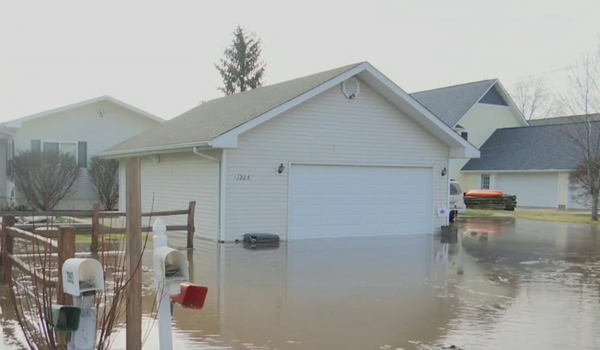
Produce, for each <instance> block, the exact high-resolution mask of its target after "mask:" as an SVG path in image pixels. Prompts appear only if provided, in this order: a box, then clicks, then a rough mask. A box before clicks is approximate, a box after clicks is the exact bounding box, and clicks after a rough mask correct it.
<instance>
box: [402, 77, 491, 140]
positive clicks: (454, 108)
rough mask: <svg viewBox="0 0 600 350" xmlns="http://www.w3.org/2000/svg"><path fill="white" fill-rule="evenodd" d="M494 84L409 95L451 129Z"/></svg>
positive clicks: (471, 85) (486, 81)
mask: <svg viewBox="0 0 600 350" xmlns="http://www.w3.org/2000/svg"><path fill="white" fill-rule="evenodd" d="M495 82H496V79H490V80H483V81H477V82H473V83H467V84H461V85H454V86H448V87H444V88H439V89H433V90H427V91H420V92H415V93H412V94H410V95H411V96H412V97H413V98H414V99H415V100H417V101H419V103H420V104H422V105H423V106H425V108H427V109H428V110H429V111H430V112H432V113H433V114H435V115H436V116H437V117H438V118H440V119H441V120H442V121H443V122H444V123H446V124H447V125H448V126H450V127H451V128H452V127H454V125H456V123H458V121H459V120H460V119H461V118H462V117H463V116H464V115H465V113H467V111H468V110H469V109H470V108H471V107H472V106H473V105H474V104H475V103H477V101H479V99H480V98H481V97H482V96H483V94H484V93H485V92H486V91H487V90H488V89H489V88H490V87H491V86H492V85H493V84H494V83H495Z"/></svg>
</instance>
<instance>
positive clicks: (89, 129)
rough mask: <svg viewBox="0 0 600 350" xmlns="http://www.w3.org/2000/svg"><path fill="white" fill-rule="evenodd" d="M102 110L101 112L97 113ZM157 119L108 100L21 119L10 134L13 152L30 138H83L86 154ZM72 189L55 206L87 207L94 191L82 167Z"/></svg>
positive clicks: (27, 144) (28, 144) (24, 147)
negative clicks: (52, 113) (13, 145)
mask: <svg viewBox="0 0 600 350" xmlns="http://www.w3.org/2000/svg"><path fill="white" fill-rule="evenodd" d="M100 111H103V115H102V116H101V115H100ZM157 124H158V122H157V121H155V120H151V119H149V118H147V117H144V116H141V115H138V114H137V113H134V112H131V111H129V110H127V109H124V108H122V107H120V106H117V105H115V104H113V103H110V102H98V103H95V104H92V105H88V106H84V107H80V108H76V109H72V110H68V111H64V112H59V113H57V114H55V115H51V116H47V117H43V118H39V119H35V120H32V121H28V122H24V123H23V126H22V128H20V129H18V130H17V131H16V133H15V135H14V139H15V150H16V152H19V151H23V150H29V149H30V148H31V140H41V141H42V142H43V141H59V142H78V141H85V142H87V156H88V165H89V158H90V157H92V156H94V155H96V154H98V153H100V152H102V151H104V150H106V149H108V148H110V147H112V146H114V145H116V144H117V143H120V142H122V141H124V140H126V139H128V138H130V137H132V136H135V135H137V134H139V133H141V132H143V131H145V130H147V129H148V128H150V127H152V126H155V125H157ZM81 172H82V174H81V175H82V176H81V179H80V180H79V183H78V184H77V190H76V192H75V193H74V194H73V195H71V196H69V198H65V200H63V201H62V202H61V203H60V204H59V206H58V208H57V209H91V205H92V203H93V202H95V201H97V195H96V193H95V191H94V188H93V186H92V184H91V182H90V181H89V178H88V175H87V171H86V169H81Z"/></svg>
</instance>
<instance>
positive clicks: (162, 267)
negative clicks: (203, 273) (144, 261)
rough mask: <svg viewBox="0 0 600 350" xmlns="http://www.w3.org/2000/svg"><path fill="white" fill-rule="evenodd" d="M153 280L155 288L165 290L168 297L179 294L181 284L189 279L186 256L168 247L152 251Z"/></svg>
mask: <svg viewBox="0 0 600 350" xmlns="http://www.w3.org/2000/svg"><path fill="white" fill-rule="evenodd" d="M154 278H155V279H157V280H156V281H155V282H156V285H157V287H162V288H167V289H166V290H168V293H169V294H170V295H177V294H179V293H181V289H180V284H181V282H186V281H188V280H189V279H190V273H189V270H188V261H187V256H186V255H185V254H183V253H182V252H180V251H178V250H175V249H173V248H169V247H160V248H156V249H154Z"/></svg>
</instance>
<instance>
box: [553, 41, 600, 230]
mask: <svg viewBox="0 0 600 350" xmlns="http://www.w3.org/2000/svg"><path fill="white" fill-rule="evenodd" d="M599 102H600V49H599V50H598V51H596V52H595V53H594V54H587V55H584V56H582V57H581V58H580V59H579V61H578V62H577V64H576V65H575V66H574V67H573V68H572V69H571V72H570V74H569V88H568V89H567V90H566V91H565V92H564V93H563V95H562V96H561V98H560V108H561V110H564V111H566V112H568V113H570V114H573V115H575V114H583V116H582V119H583V122H582V123H578V124H575V125H574V126H565V127H563V128H562V130H561V131H562V132H563V134H565V135H566V136H567V137H568V138H569V139H570V140H572V141H573V144H574V145H575V146H576V148H577V149H578V154H579V158H580V163H579V165H578V166H577V169H575V170H574V171H572V172H571V173H570V175H569V176H570V187H571V189H572V190H574V192H575V193H576V195H575V196H576V198H574V199H575V200H576V201H578V202H580V203H581V202H583V203H589V204H591V207H592V220H594V221H597V220H598V197H599V196H600V171H599V169H600V123H598V122H594V121H593V120H592V118H591V116H590V114H592V113H597V112H598V110H599V107H600V103H599Z"/></svg>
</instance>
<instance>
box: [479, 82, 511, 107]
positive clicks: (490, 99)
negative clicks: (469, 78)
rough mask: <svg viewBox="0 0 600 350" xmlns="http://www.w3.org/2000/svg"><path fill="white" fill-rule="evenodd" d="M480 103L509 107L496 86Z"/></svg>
mask: <svg viewBox="0 0 600 350" xmlns="http://www.w3.org/2000/svg"><path fill="white" fill-rule="evenodd" d="M478 103H485V104H489V105H497V106H508V104H507V103H506V101H504V98H503V97H502V96H501V95H500V93H499V92H498V89H497V88H496V87H495V86H494V87H492V88H491V89H489V90H488V92H486V94H485V95H483V97H482V98H481V99H480V100H479V102H478Z"/></svg>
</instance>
